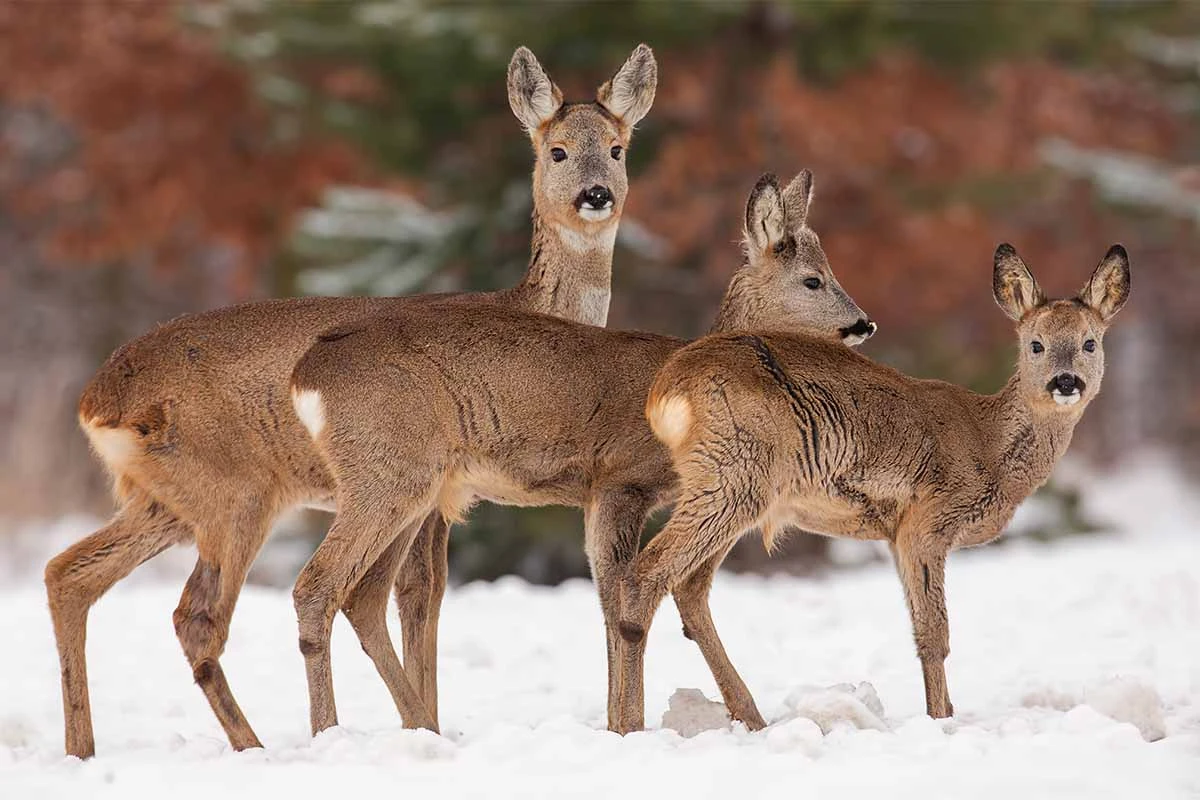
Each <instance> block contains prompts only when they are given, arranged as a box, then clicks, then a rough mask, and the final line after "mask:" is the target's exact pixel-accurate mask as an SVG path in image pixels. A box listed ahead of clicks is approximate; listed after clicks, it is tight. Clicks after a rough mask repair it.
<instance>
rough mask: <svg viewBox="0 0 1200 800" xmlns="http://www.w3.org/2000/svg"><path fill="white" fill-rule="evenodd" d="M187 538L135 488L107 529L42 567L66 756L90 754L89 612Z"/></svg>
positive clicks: (183, 526) (161, 509) (174, 519)
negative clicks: (103, 597) (139, 569)
mask: <svg viewBox="0 0 1200 800" xmlns="http://www.w3.org/2000/svg"><path fill="white" fill-rule="evenodd" d="M190 535H191V530H190V528H188V526H187V525H186V524H185V523H183V522H181V521H180V520H179V519H178V518H177V517H175V516H173V515H172V514H171V513H170V512H168V511H167V510H166V509H165V508H164V507H163V506H161V505H160V504H159V503H157V502H155V501H154V500H153V499H151V498H150V497H149V496H148V495H146V494H144V493H142V492H140V491H137V490H135V492H134V494H133V496H131V497H130V498H129V499H128V501H127V502H126V503H125V505H124V506H123V507H122V508H121V510H120V511H118V512H117V514H116V516H114V517H113V519H112V521H111V522H109V524H108V525H106V526H105V527H103V528H101V529H100V530H98V531H96V532H95V533H93V534H92V535H91V536H88V537H87V538H86V539H84V540H82V541H80V542H77V543H76V544H74V545H72V546H71V547H69V548H67V549H66V550H64V551H63V552H62V553H60V554H59V555H57V556H55V557H54V558H53V559H51V561H50V563H49V564H47V565H46V574H45V580H46V594H47V597H48V599H49V604H50V618H51V620H52V622H53V624H54V638H55V641H56V643H57V645H58V659H59V665H60V668H61V671H62V695H63V716H64V723H65V739H64V741H65V745H66V752H67V755H72V756H77V757H79V758H90V757H91V756H93V755H95V754H96V740H95V736H94V734H93V731H92V710H91V702H90V698H89V696H88V679H87V658H86V654H85V647H86V640H87V619H88V611H89V609H90V608H91V607H92V604H94V603H95V602H96V601H97V600H98V599H100V597H101V595H103V594H104V593H105V592H107V591H108V590H109V589H110V588H111V587H112V585H113V584H115V583H116V582H117V581H119V580H121V579H122V578H124V577H125V576H126V575H128V574H129V573H131V572H133V570H134V569H135V568H137V567H138V565H140V564H143V563H145V562H146V561H148V560H150V559H151V558H153V557H154V556H156V555H158V554H159V553H161V552H162V551H164V550H166V549H167V548H169V547H171V546H172V545H174V544H177V543H179V542H182V541H184V540H185V539H187V538H188V537H189V536H190Z"/></svg>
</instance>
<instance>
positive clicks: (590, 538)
mask: <svg viewBox="0 0 1200 800" xmlns="http://www.w3.org/2000/svg"><path fill="white" fill-rule="evenodd" d="M650 507H651V502H650V500H649V499H648V498H647V496H646V494H645V493H644V492H640V491H636V490H628V491H620V492H611V493H608V494H605V495H603V496H602V497H600V498H599V499H598V500H597V501H596V502H595V503H593V504H592V505H591V507H590V508H589V509H588V512H587V515H586V517H585V519H584V536H585V544H584V548H585V550H586V551H587V557H588V564H589V566H590V567H591V570H592V578H593V580H594V581H595V582H596V590H597V592H598V593H599V595H600V610H601V612H602V613H603V614H604V632H605V639H606V643H605V649H606V650H607V653H608V729H609V730H611V731H616V730H618V728H619V724H618V723H619V720H618V717H619V709H620V698H621V664H622V659H623V651H624V645H625V640H624V639H623V638H622V637H621V634H620V631H619V626H620V622H621V580H622V579H623V578H624V576H625V572H626V571H627V570H628V569H629V565H630V564H631V563H632V562H633V559H634V557H635V556H636V555H637V549H638V542H639V540H640V539H641V534H642V528H643V527H644V526H645V523H646V516H647V515H648V514H649V513H650Z"/></svg>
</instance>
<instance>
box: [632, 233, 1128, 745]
mask: <svg viewBox="0 0 1200 800" xmlns="http://www.w3.org/2000/svg"><path fill="white" fill-rule="evenodd" d="M993 290H994V294H995V298H996V302H997V303H999V305H1000V307H1001V308H1002V309H1004V311H1005V313H1007V314H1008V315H1009V316H1010V317H1012V318H1013V319H1014V320H1016V321H1017V323H1018V324H1017V338H1018V341H1019V342H1020V348H1021V349H1020V358H1019V364H1018V367H1017V371H1016V375H1014V376H1013V377H1012V379H1011V380H1009V381H1008V383H1007V385H1005V387H1004V388H1003V389H1001V390H1000V391H999V392H998V393H997V394H994V395H989V396H985V395H979V394H976V393H974V392H971V391H968V390H967V389H963V388H961V387H959V386H955V385H953V384H949V383H943V382H941V381H933V380H916V379H914V378H910V377H907V376H905V375H902V374H901V373H899V372H897V371H896V370H894V369H891V368H889V367H886V366H881V365H879V364H876V363H874V362H872V361H870V360H869V359H867V358H864V357H863V356H861V355H859V354H857V353H854V352H852V351H850V350H849V349H848V348H844V347H830V346H829V345H828V344H825V343H823V342H818V341H814V340H811V339H805V338H801V337H795V336H786V335H780V334H774V333H763V334H761V335H758V334H755V335H736V336H730V335H720V336H709V337H707V338H704V339H701V340H699V341H697V342H696V343H694V344H692V345H689V346H688V347H686V348H684V349H682V350H680V351H679V352H677V353H676V354H675V355H674V356H672V357H671V359H670V360H669V361H668V362H667V364H666V366H664V367H663V368H662V370H661V371H660V372H659V373H658V376H657V377H656V378H655V380H654V386H653V388H652V389H651V391H650V394H649V397H648V399H647V403H646V416H647V418H648V419H649V420H650V425H651V427H652V428H653V429H654V432H655V435H656V436H658V438H659V439H660V440H661V441H662V442H663V443H664V444H665V445H666V446H667V447H668V448H669V449H670V451H671V460H672V462H673V463H674V465H675V469H676V470H677V471H678V473H679V479H680V484H681V487H680V490H679V501H678V502H677V504H676V506H675V510H674V513H673V515H672V516H671V519H670V521H669V522H668V523H667V526H666V527H665V528H664V529H663V531H662V532H661V533H660V534H659V535H658V536H656V537H655V538H654V539H653V540H652V541H651V542H650V543H649V544H647V546H646V547H645V549H643V551H642V552H641V553H640V554H639V555H638V556H637V558H636V559H635V560H634V562H633V564H632V566H631V567H630V569H629V571H628V572H627V574H626V577H625V581H624V583H623V585H622V592H621V594H622V597H621V602H622V612H621V622H620V631H621V634H622V636H623V637H624V638H625V639H626V640H627V642H629V644H628V645H627V646H626V648H625V663H624V665H623V667H622V669H623V674H622V682H621V685H622V691H623V694H622V698H621V702H620V705H621V709H620V715H621V728H622V730H623V731H630V730H637V729H640V728H641V727H642V714H643V708H642V704H643V697H642V676H643V673H642V668H643V665H642V659H643V655H644V652H645V636H646V631H647V629H648V628H649V626H650V622H651V619H652V617H653V615H654V611H655V609H656V607H657V605H658V603H659V602H660V601H661V600H662V597H663V595H664V594H665V593H666V592H668V591H671V592H674V593H675V596H676V597H678V596H679V594H680V592H681V591H682V592H684V593H687V594H695V595H697V596H699V597H706V596H707V594H708V591H709V588H710V586H711V581H712V576H713V573H714V571H715V570H716V568H717V566H718V565H719V564H720V563H721V561H722V560H723V559H724V557H725V554H726V553H727V552H728V551H729V548H730V547H731V546H732V545H733V544H734V542H736V541H737V539H738V538H739V537H740V536H742V535H743V534H744V533H746V532H748V531H750V530H752V529H755V528H758V529H761V530H762V532H763V536H764V538H765V540H766V543H767V545H768V547H770V543H771V539H772V537H773V536H774V535H775V532H776V531H778V530H780V529H782V528H784V527H786V526H798V527H801V528H803V529H805V530H808V531H814V532H819V533H824V534H827V535H830V536H845V537H851V538H857V539H876V540H883V541H887V542H888V543H889V545H890V546H891V549H892V553H893V555H894V557H895V560H896V565H897V569H898V572H899V574H900V579H901V581H902V582H903V584H904V593H905V597H906V599H907V602H908V608H909V612H910V615H911V617H912V625H913V631H914V635H915V639H916V648H917V655H918V656H919V658H920V661H921V668H922V671H923V672H924V677H925V703H926V709H927V710H928V712H929V715H930V716H933V717H945V716H949V715H950V714H952V713H953V707H952V706H951V704H950V694H949V691H948V689H947V687H946V676H945V667H944V661H945V659H946V656H947V655H948V654H949V652H950V646H949V628H948V624H947V618H946V599H945V596H944V593H943V577H944V569H945V563H946V555H947V553H948V552H949V551H950V550H953V549H955V548H958V547H966V546H970V545H977V544H982V543H984V542H988V541H991V540H992V539H994V538H996V537H997V536H998V535H999V534H1000V532H1001V530H1002V529H1003V528H1004V526H1005V525H1006V524H1007V523H1008V521H1009V519H1010V518H1011V517H1012V514H1013V511H1014V510H1015V509H1016V507H1017V505H1018V504H1019V503H1020V502H1021V501H1022V500H1024V499H1025V498H1026V497H1028V496H1029V495H1030V494H1031V493H1032V492H1033V491H1034V490H1035V489H1037V488H1038V487H1039V486H1041V485H1042V484H1043V483H1045V481H1046V479H1047V478H1048V477H1049V475H1050V471H1051V469H1052V468H1053V466H1054V464H1055V462H1057V461H1058V459H1059V457H1061V456H1062V454H1063V453H1064V452H1065V451H1066V449H1067V445H1068V443H1069V442H1070V441H1071V433H1072V431H1073V430H1074V428H1075V424H1076V423H1077V422H1078V421H1079V418H1080V416H1081V415H1082V414H1083V410H1084V409H1085V408H1086V407H1087V405H1088V403H1089V402H1090V401H1091V399H1092V398H1093V397H1094V396H1095V395H1096V392H1097V391H1099V389H1100V378H1101V376H1102V375H1103V374H1104V351H1103V349H1102V347H1101V342H1102V340H1103V336H1104V332H1105V330H1106V329H1107V327H1108V325H1109V323H1110V322H1111V321H1112V318H1113V315H1115V314H1116V313H1117V312H1118V311H1119V310H1120V309H1121V306H1122V305H1124V303H1125V300H1126V298H1127V297H1128V295H1129V261H1128V258H1127V256H1126V253H1125V250H1124V248H1122V247H1121V246H1120V245H1114V246H1113V247H1112V249H1110V250H1109V251H1108V254H1107V255H1106V256H1105V257H1104V260H1103V261H1101V262H1100V265H1099V266H1098V267H1097V268H1096V271H1095V273H1094V274H1093V275H1092V278H1091V280H1090V281H1089V282H1088V284H1087V285H1086V286H1085V287H1084V288H1083V291H1082V292H1081V293H1080V294H1079V296H1078V297H1076V298H1074V299H1071V300H1053V301H1048V300H1046V299H1045V298H1044V297H1043V295H1042V293H1041V290H1040V289H1039V288H1038V286H1037V283H1036V282H1035V281H1034V279H1033V275H1032V274H1030V272H1029V270H1028V269H1027V268H1026V266H1025V264H1024V263H1023V262H1022V261H1021V259H1020V257H1019V256H1018V255H1017V252H1016V251H1015V250H1014V249H1013V248H1012V247H1011V246H1009V245H1007V244H1003V245H1001V246H1000V247H999V248H998V249H997V250H996V256H995V272H994V280H993ZM695 602H698V603H699V602H704V601H702V600H696V601H695ZM712 636H713V637H714V639H713V641H712V642H710V643H709V645H710V646H711V647H713V648H719V647H720V642H719V641H717V640H716V638H715V637H716V633H715V632H712ZM713 675H714V677H715V678H716V680H717V684H718V686H719V687H720V689H721V694H722V696H723V698H724V699H725V702H726V704H727V705H728V706H729V707H730V708H731V709H733V708H737V709H754V700H753V698H751V697H750V694H749V692H748V691H747V690H746V688H745V684H743V683H742V681H741V679H740V678H739V677H738V675H737V672H736V671H735V670H734V669H733V667H732V666H731V665H729V664H728V663H727V662H726V663H725V664H723V665H722V668H721V669H719V670H717V669H714V670H713ZM752 716H754V717H756V718H757V717H758V713H757V711H756V710H754V711H752ZM750 727H752V728H753V727H755V726H753V725H752V726H750Z"/></svg>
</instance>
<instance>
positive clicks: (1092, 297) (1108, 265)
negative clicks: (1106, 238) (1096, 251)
mask: <svg viewBox="0 0 1200 800" xmlns="http://www.w3.org/2000/svg"><path fill="white" fill-rule="evenodd" d="M1079 299H1080V300H1082V301H1083V302H1084V303H1086V304H1087V305H1088V306H1090V307H1091V308H1092V309H1093V310H1094V311H1095V312H1096V313H1097V314H1099V315H1100V319H1102V320H1104V321H1105V322H1108V321H1109V320H1111V319H1112V318H1113V317H1115V316H1116V314H1117V312H1118V311H1120V310H1121V307H1122V306H1124V305H1125V301H1126V300H1128V299H1129V254H1128V253H1126V252H1125V248H1124V247H1122V246H1121V245H1119V244H1114V245H1113V246H1112V247H1110V248H1109V249H1108V252H1107V253H1105V254H1104V258H1103V259H1101V261H1100V264H1099V266H1097V267H1096V271H1095V272H1093V273H1092V279H1091V280H1090V281H1088V282H1087V285H1086V286H1084V287H1083V291H1081V292H1080V293H1079Z"/></svg>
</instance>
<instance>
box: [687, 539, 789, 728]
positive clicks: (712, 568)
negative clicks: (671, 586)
mask: <svg viewBox="0 0 1200 800" xmlns="http://www.w3.org/2000/svg"><path fill="white" fill-rule="evenodd" d="M728 554H729V550H728V549H726V550H723V551H722V552H720V553H718V554H717V555H715V556H713V557H711V558H710V559H709V560H708V561H706V562H704V563H703V564H702V565H700V568H699V569H697V570H696V571H695V572H693V573H692V574H691V576H689V577H688V578H687V579H686V580H685V581H684V582H683V583H681V584H680V585H679V586H676V587H675V590H674V591H673V592H672V594H673V595H674V597H675V605H676V606H677V607H678V608H679V616H680V618H681V619H682V620H683V635H684V636H686V637H687V638H689V639H691V640H692V641H693V642H695V643H696V645H697V646H698V647H699V648H700V652H701V654H702V655H703V656H704V660H705V662H707V663H708V668H709V670H710V671H711V672H712V674H713V678H715V679H716V681H717V687H718V688H719V689H720V690H721V698H722V699H723V700H724V701H725V708H726V709H728V711H729V716H730V717H731V718H732V719H735V720H738V721H740V722H742V723H744V724H745V726H746V727H747V728H748V729H750V730H752V731H758V730H762V729H763V728H765V727H767V723H766V721H765V720H764V719H763V717H762V714H760V713H759V711H758V706H757V705H756V704H755V702H754V697H753V696H752V695H751V694H750V690H749V689H748V688H747V687H746V683H745V681H743V680H742V676H741V675H739V674H738V672H737V670H736V669H735V668H734V666H733V662H731V661H730V660H729V656H728V655H727V654H726V653H725V647H724V645H722V644H721V639H720V637H719V636H718V635H717V628H716V625H715V624H713V619H712V611H711V610H710V609H709V606H708V594H709V591H710V590H711V589H712V582H713V578H714V577H715V576H716V574H717V569H718V568H719V567H720V566H721V563H722V562H723V561H724V560H725V557H726V556H727V555H728Z"/></svg>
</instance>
